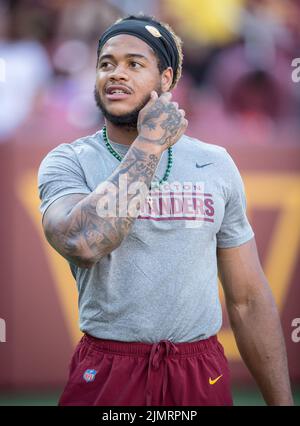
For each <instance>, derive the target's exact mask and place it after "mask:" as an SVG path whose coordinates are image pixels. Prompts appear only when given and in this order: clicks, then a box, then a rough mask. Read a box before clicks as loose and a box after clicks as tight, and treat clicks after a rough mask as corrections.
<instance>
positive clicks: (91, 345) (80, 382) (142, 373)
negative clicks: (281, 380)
mask: <svg viewBox="0 0 300 426" xmlns="http://www.w3.org/2000/svg"><path fill="white" fill-rule="evenodd" d="M59 405H99V406H107V405H112V406H122V405H125V406H126V405H127V406H131V405H135V406H138V405H153V406H161V405H163V406H183V405H194V406H200V405H232V397H231V390H230V383H229V369H228V364H227V360H226V358H225V355H224V351H223V347H222V346H221V344H220V343H219V342H218V340H217V337H216V336H213V337H210V338H209V339H207V340H200V341H197V342H191V343H172V342H171V341H169V340H161V341H160V342H158V343H155V344H147V343H140V342H119V341H114V340H103V339H96V338H94V337H92V336H89V335H84V336H83V337H82V339H81V340H80V342H79V344H78V345H77V348H76V350H75V353H74V355H73V357H72V361H71V365H70V375H69V379H68V383H67V385H66V387H65V389H64V391H63V394H62V395H61V398H60V400H59Z"/></svg>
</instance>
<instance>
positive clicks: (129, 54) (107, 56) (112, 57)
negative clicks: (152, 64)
mask: <svg viewBox="0 0 300 426" xmlns="http://www.w3.org/2000/svg"><path fill="white" fill-rule="evenodd" d="M125 58H127V59H128V58H141V59H145V60H146V61H148V62H149V59H148V58H147V57H146V56H144V55H141V54H140V53H127V54H126V55H125ZM103 59H115V57H114V55H102V56H100V58H99V62H100V61H103Z"/></svg>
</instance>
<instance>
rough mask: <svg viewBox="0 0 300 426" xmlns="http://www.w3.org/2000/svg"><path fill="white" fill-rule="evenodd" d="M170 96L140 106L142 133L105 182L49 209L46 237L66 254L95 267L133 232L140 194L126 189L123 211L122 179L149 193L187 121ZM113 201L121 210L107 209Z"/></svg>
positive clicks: (141, 194) (152, 98) (128, 185)
mask: <svg viewBox="0 0 300 426" xmlns="http://www.w3.org/2000/svg"><path fill="white" fill-rule="evenodd" d="M170 99H171V96H170V94H164V95H162V96H160V97H159V98H158V96H157V94H156V92H153V94H152V96H151V99H150V101H149V103H148V104H147V105H146V106H145V107H144V108H143V109H142V110H141V111H140V114H139V120H138V132H139V135H138V137H137V138H136V139H135V141H134V142H133V143H132V145H131V147H130V148H129V150H128V152H127V154H126V155H125V157H124V158H123V160H122V162H121V163H120V165H119V166H118V167H117V168H116V170H115V171H114V173H113V174H112V175H111V176H110V177H109V178H108V179H107V180H106V181H105V182H102V183H101V184H100V185H99V186H98V187H97V188H96V189H95V190H94V191H93V192H92V193H91V194H89V195H88V196H86V195H82V194H75V195H67V196H64V197H61V198H59V199H58V200H57V201H55V202H54V203H53V204H52V205H51V206H50V207H49V208H48V210H47V211H46V213H45V215H44V220H43V227H44V231H45V234H46V237H47V239H48V241H49V243H50V244H51V245H52V246H53V247H54V248H55V249H56V250H57V251H58V252H59V253H60V254H61V255H62V256H64V257H65V258H66V259H68V260H70V261H71V262H73V263H75V264H76V265H78V266H80V267H83V268H90V267H92V266H93V265H94V264H95V263H96V262H98V261H99V260H100V259H101V258H102V257H103V256H105V255H107V254H109V253H111V252H112V251H113V250H114V249H116V248H117V247H118V246H119V245H120V244H121V242H122V240H123V238H124V237H125V236H126V235H127V234H128V233H129V231H130V228H131V226H132V224H133V222H134V220H135V219H136V217H137V215H138V207H139V206H138V205H137V209H133V211H127V204H128V206H130V204H131V202H132V201H133V199H134V198H135V197H136V193H135V194H130V192H126V196H127V203H126V206H125V208H126V212H125V214H124V211H122V212H121V211H120V210H119V205H120V204H119V201H120V199H121V198H122V196H123V195H124V194H122V188H121V187H120V186H119V182H120V180H121V179H122V178H124V177H125V178H126V180H127V182H126V185H127V188H129V187H130V185H131V184H133V183H136V184H139V185H140V188H141V189H142V191H141V193H140V196H142V197H144V199H145V198H146V196H147V193H148V189H149V187H150V184H151V181H152V179H153V176H154V173H155V170H156V167H157V165H158V162H159V159H160V157H161V155H162V153H163V151H164V150H165V149H167V148H168V146H170V145H172V144H174V143H176V141H177V140H178V139H179V138H180V136H181V135H182V134H183V132H184V130H185V128H186V126H187V121H186V120H185V119H184V112H183V111H182V110H178V105H177V104H176V103H171V102H169V100H170ZM145 188H146V190H145ZM110 201H112V204H113V205H115V206H116V207H117V208H116V210H115V211H111V212H109V211H108V210H107V206H108V205H109V203H110ZM114 203H115V204H114ZM103 212H108V215H107V214H103Z"/></svg>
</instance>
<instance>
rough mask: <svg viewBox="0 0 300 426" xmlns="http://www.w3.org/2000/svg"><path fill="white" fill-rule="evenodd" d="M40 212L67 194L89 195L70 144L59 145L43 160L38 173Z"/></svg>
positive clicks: (43, 211)
mask: <svg viewBox="0 0 300 426" xmlns="http://www.w3.org/2000/svg"><path fill="white" fill-rule="evenodd" d="M38 190H39V197H40V200H41V204H40V211H41V213H42V215H44V213H45V211H46V210H47V208H48V207H49V206H50V205H51V204H52V203H53V202H54V201H56V200H57V199H58V198H60V197H62V196H64V195H69V194H89V193H90V192H91V190H90V189H89V188H88V186H87V183H86V181H85V177H84V173H83V170H82V168H81V166H80V163H79V161H78V159H77V156H76V153H75V152H74V150H73V148H72V146H71V145H70V144H62V145H59V146H58V147H57V148H55V149H54V150H52V151H50V152H49V154H47V155H46V157H45V158H44V159H43V161H42V162H41V164H40V167H39V171H38Z"/></svg>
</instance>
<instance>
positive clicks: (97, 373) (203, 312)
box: [39, 15, 292, 406]
mask: <svg viewBox="0 0 300 426" xmlns="http://www.w3.org/2000/svg"><path fill="white" fill-rule="evenodd" d="M181 65H182V51H181V43H180V39H179V38H178V37H177V36H176V35H175V34H174V32H173V31H172V30H171V29H170V27H169V26H167V25H165V24H162V23H160V22H158V21H156V20H154V19H152V18H150V17H146V16H144V15H141V16H137V17H135V16H130V17H128V18H124V19H123V20H121V21H118V22H117V23H116V24H114V25H112V26H111V27H110V28H108V29H107V30H106V31H105V33H104V34H103V35H102V37H101V39H100V41H99V48H98V58H97V76H96V87H95V97H96V101H97V104H98V106H99V107H100V109H101V110H102V112H103V115H104V117H105V123H106V126H105V127H104V128H103V129H102V130H101V131H98V132H96V134H94V135H92V136H87V137H84V138H81V139H79V140H77V141H75V142H73V143H72V144H62V145H60V146H58V147H57V148H55V149H54V150H53V151H51V152H50V153H49V154H48V155H47V156H46V158H45V159H44V160H43V162H42V164H41V166H40V170H39V190H40V197H41V200H42V205H41V211H42V213H43V227H44V230H45V234H46V236H47V239H48V241H49V242H50V244H51V245H52V246H53V247H54V248H55V249H56V250H57V251H58V252H59V253H60V254H61V255H62V256H64V257H65V258H66V259H67V260H68V261H69V263H70V267H71V270H72V273H73V275H74V278H75V279H76V282H77V286H78V291H79V313H80V328H81V330H82V331H83V332H84V336H83V338H82V339H81V341H80V342H79V344H78V346H77V348H76V351H75V353H74V355H73V358H72V362H71V365H70V376H69V380H68V383H67V385H66V387H65V389H64V392H63V394H62V396H61V398H60V402H59V403H60V405H179V406H180V405H231V404H232V397H231V390H230V378H229V369H228V365H227V360H226V358H225V355H224V351H223V348H222V346H221V344H220V343H219V342H218V340H217V337H216V334H217V333H218V331H219V329H220V327H221V322H222V316H221V306H220V301H219V297H218V286H217V272H218V271H219V274H220V277H221V280H222V284H223V287H224V292H225V296H226V303H227V308H228V313H229V317H230V320H231V325H232V328H233V331H234V334H235V337H236V341H237V344H238V347H239V350H240V352H241V355H242V357H243V359H244V361H245V363H246V364H247V366H248V368H249V370H250V371H251V373H252V374H253V376H254V378H255V379H256V381H257V383H258V385H259V387H260V389H261V391H262V394H263V396H264V398H265V400H266V402H267V404H270V405H290V404H292V397H291V391H290V385H289V378H288V369H287V361H286V354H285V345H284V340H283V337H282V333H281V326H280V320H279V317H278V313H277V310H276V308H275V305H274V301H273V298H272V296H271V292H270V289H269V287H268V285H267V282H266V279H265V277H264V274H263V272H262V269H261V266H260V263H259V260H258V255H257V250H256V246H255V240H254V234H253V231H252V229H251V226H250V225H249V222H248V220H247V217H246V211H245V197H244V189H243V183H242V180H241V177H240V175H239V172H238V170H237V168H236V166H235V164H234V162H233V160H232V159H231V157H230V156H229V155H228V153H227V152H226V150H225V149H223V148H221V147H218V146H211V145H209V144H206V143H203V142H200V141H197V140H195V139H192V138H190V137H187V136H185V135H184V132H185V130H186V128H187V124H188V123H187V120H186V119H185V113H184V111H183V110H181V109H179V107H178V105H177V104H176V102H172V101H171V93H170V90H172V88H173V87H174V86H175V85H176V83H177V82H178V80H179V78H180V74H181ZM199 119H201V117H199Z"/></svg>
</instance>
